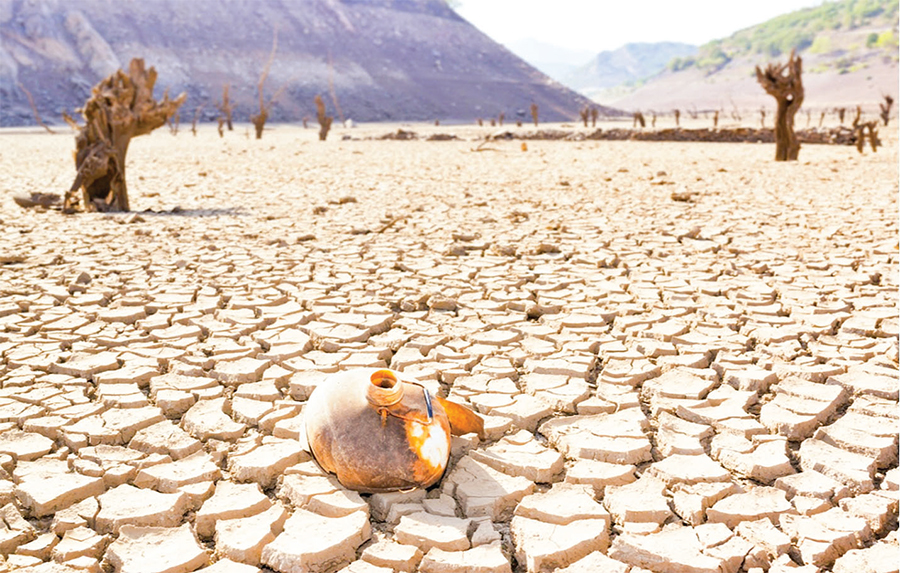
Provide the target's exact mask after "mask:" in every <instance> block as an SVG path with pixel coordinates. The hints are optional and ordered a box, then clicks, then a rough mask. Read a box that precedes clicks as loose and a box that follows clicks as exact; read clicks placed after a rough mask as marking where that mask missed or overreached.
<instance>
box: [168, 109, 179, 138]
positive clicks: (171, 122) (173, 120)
mask: <svg viewBox="0 0 900 573" xmlns="http://www.w3.org/2000/svg"><path fill="white" fill-rule="evenodd" d="M166 125H168V126H169V133H171V134H172V135H178V128H179V127H180V126H181V113H179V112H178V111H176V112H175V115H173V116H172V117H170V118H168V119H167V120H166Z"/></svg>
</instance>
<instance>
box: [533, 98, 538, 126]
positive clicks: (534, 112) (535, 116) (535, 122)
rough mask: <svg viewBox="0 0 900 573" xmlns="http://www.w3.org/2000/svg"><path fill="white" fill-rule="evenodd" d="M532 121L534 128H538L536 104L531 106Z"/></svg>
mask: <svg viewBox="0 0 900 573" xmlns="http://www.w3.org/2000/svg"><path fill="white" fill-rule="evenodd" d="M531 119H533V120H534V126H535V127H537V126H538V105H537V104H536V103H532V104H531Z"/></svg>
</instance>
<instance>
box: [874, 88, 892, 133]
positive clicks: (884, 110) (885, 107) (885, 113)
mask: <svg viewBox="0 0 900 573" xmlns="http://www.w3.org/2000/svg"><path fill="white" fill-rule="evenodd" d="M893 105H894V98H892V97H891V96H889V95H886V96H884V103H880V104H878V107H880V108H881V120H882V121H883V122H884V126H885V127H887V124H888V121H889V120H890V119H891V106H893Z"/></svg>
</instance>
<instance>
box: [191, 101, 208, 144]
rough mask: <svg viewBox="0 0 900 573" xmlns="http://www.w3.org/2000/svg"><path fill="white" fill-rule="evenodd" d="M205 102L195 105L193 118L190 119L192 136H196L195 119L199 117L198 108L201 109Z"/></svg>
mask: <svg viewBox="0 0 900 573" xmlns="http://www.w3.org/2000/svg"><path fill="white" fill-rule="evenodd" d="M204 105H206V104H202V103H201V104H200V105H198V106H197V109H196V110H194V119H193V120H192V121H191V133H193V134H194V137H197V120H198V119H200V110H202V109H203V106H204Z"/></svg>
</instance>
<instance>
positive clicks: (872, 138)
mask: <svg viewBox="0 0 900 573" xmlns="http://www.w3.org/2000/svg"><path fill="white" fill-rule="evenodd" d="M865 125H866V127H867V128H868V129H869V143H870V144H871V146H872V151H873V152H875V151H878V146H879V145H880V144H881V141H880V140H879V139H878V122H877V121H868V122H866V124H865Z"/></svg>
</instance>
